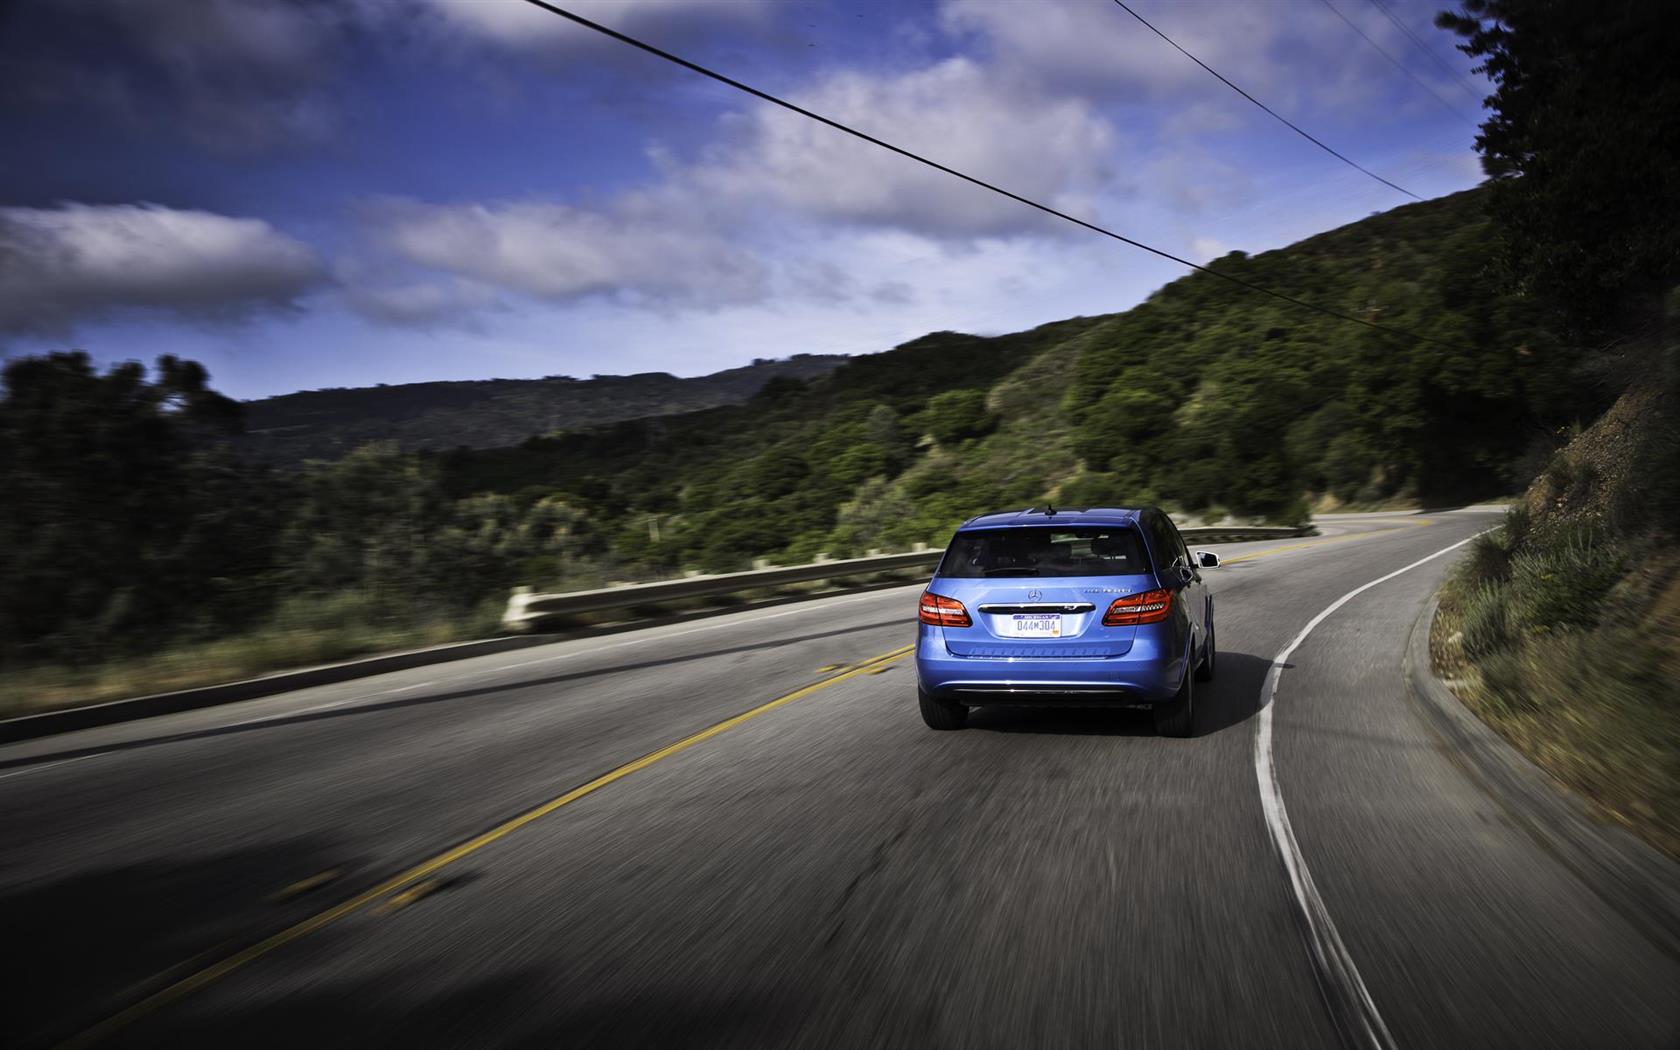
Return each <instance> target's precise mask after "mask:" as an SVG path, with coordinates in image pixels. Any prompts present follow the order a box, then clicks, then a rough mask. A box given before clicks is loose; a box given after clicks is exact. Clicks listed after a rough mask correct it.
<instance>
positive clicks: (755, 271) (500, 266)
mask: <svg viewBox="0 0 1680 1050" xmlns="http://www.w3.org/2000/svg"><path fill="white" fill-rule="evenodd" d="M641 203H642V202H640V201H639V200H637V199H635V198H626V199H625V200H624V201H621V202H620V205H619V206H618V207H616V208H615V209H613V210H606V211H586V210H583V209H579V208H574V207H570V206H568V205H564V204H555V203H546V202H537V201H525V202H513V203H503V204H495V205H483V204H426V203H422V202H418V201H387V202H384V203H383V204H381V205H378V206H376V207H374V208H372V209H370V213H369V217H368V221H369V223H370V225H371V227H372V229H373V236H374V239H375V241H376V243H377V244H378V245H379V246H380V247H382V248H383V249H384V251H385V252H386V253H388V255H389V256H390V257H391V258H392V259H394V260H396V261H397V262H398V263H399V264H403V265H407V266H411V267H420V268H423V269H425V270H429V271H432V272H435V273H444V274H450V275H454V276H457V277H460V278H464V279H466V280H469V281H473V282H477V283H478V284H481V285H487V286H493V287H496V288H501V289H505V290H508V291H512V292H518V293H522V294H525V295H529V296H533V297H536V298H539V299H551V300H567V299H577V298H582V297H585V296H591V295H611V296H614V297H617V298H620V299H625V300H631V301H641V302H648V301H651V302H665V301H678V302H684V303H690V304H695V305H702V306H705V305H715V304H718V303H727V302H739V301H748V300H753V299H757V298H759V297H760V296H761V295H762V294H763V290H764V280H765V273H764V269H763V266H762V265H761V264H760V263H759V261H758V260H757V259H756V258H755V257H754V256H753V254H752V253H751V252H749V251H747V250H746V249H744V248H742V247H740V246H738V245H735V244H732V243H731V242H730V240H729V239H728V238H727V237H725V236H723V235H721V234H720V233H717V232H714V231H712V230H709V229H706V228H705V227H703V226H699V225H697V224H695V223H693V222H691V221H688V220H687V219H686V218H685V217H683V216H682V215H680V213H678V212H676V211H670V210H661V209H658V208H652V207H647V206H641V207H638V205H639V204H641Z"/></svg>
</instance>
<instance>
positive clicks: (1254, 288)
mask: <svg viewBox="0 0 1680 1050" xmlns="http://www.w3.org/2000/svg"><path fill="white" fill-rule="evenodd" d="M525 2H526V3H528V4H530V5H531V6H533V7H537V8H540V9H542V10H544V11H547V12H549V13H550V14H554V15H559V16H560V17H561V18H564V19H567V20H568V21H570V22H573V23H576V24H577V25H580V26H582V27H584V28H585V29H589V30H592V31H594V32H596V33H599V34H601V35H602V36H606V37H610V38H611V39H613V40H617V41H618V42H620V43H622V44H627V45H629V46H630V47H634V48H636V49H638V50H640V51H644V52H646V53H648V54H650V55H653V56H654V57H656V58H659V59H663V60H664V61H666V62H670V63H672V64H674V65H678V66H681V67H683V68H684V69H687V70H689V71H691V72H694V73H698V74H700V75H701V76H703V77H707V78H709V79H711V80H715V81H717V82H718V83H720V84H725V85H727V86H729V87H732V88H734V89H735V90H737V91H741V92H744V93H746V94H748V95H751V96H753V97H754V98H757V99H760V100H762V101H764V102H768V103H770V104H771V105H774V106H779V107H781V108H782V109H785V110H788V111H790V112H793V113H797V114H799V115H800V116H802V117H806V118H807V119H810V120H814V121H816V122H817V123H819V124H823V125H826V126H828V127H830V128H833V129H835V130H836V131H840V132H843V133H845V134H847V135H850V136H852V137H853V138H857V139H862V140H863V141H864V142H867V143H869V144H871V145H873V146H878V147H880V148H881V149H884V150H887V151H889V152H891V153H896V154H898V155H899V156H901V157H904V158H906V159H909V160H913V161H915V162H916V163H918V164H922V165H925V166H927V167H929V168H932V169H934V170H935V171H940V172H943V173H945V174H946V175H950V176H952V177H954V178H958V179H961V180H962V181H964V182H967V183H970V184H972V185H975V186H979V187H980V188H981V189H985V190H990V191H991V192H993V193H996V194H998V195H999V196H1003V197H1007V198H1009V199H1010V200H1012V201H1015V202H1017V203H1019V204H1024V205H1026V206H1027V207H1029V208H1033V209H1036V210H1038V211H1041V212H1044V213H1045V214H1046V215H1052V216H1055V217H1056V218H1058V219H1062V220H1063V221H1066V222H1070V223H1072V224H1073V225H1075V226H1079V227H1081V228H1083V229H1086V230H1090V231H1091V232H1093V233H1099V234H1101V235H1102V236H1104V237H1109V238H1112V239H1114V240H1117V241H1119V242H1121V243H1122V244H1129V245H1131V246H1132V247H1134V248H1137V249H1139V250H1140V251H1145V252H1148V253H1149V254H1151V255H1155V256H1158V257H1160V258H1162V259H1166V260H1168V261H1169V262H1174V263H1177V264H1179V265H1180V266H1185V267H1188V268H1189V269H1191V270H1195V271H1197V272H1199V273H1205V274H1208V275H1209V276H1211V277H1215V278H1218V279H1219V280H1221V281H1225V282H1227V283H1229V284H1234V285H1236V286H1238V287H1239V288H1246V289H1248V290H1249V291H1251V292H1255V293H1258V294H1260V295H1264V296H1268V297H1270V298H1272V299H1276V300H1278V301H1280V302H1284V303H1288V304H1290V305H1291V306H1295V307H1299V308H1300V309H1303V310H1309V311H1312V312H1313V313H1317V314H1322V315H1323V316H1326V317H1333V318H1335V319H1337V320H1340V321H1346V322H1348V323H1350V324H1356V325H1359V326H1361V327H1363V328H1368V329H1370V330H1372V331H1375V332H1381V333H1383V334H1385V335H1392V336H1400V337H1403V338H1406V339H1413V340H1417V341H1419V342H1424V343H1431V344H1433V345H1436V346H1442V347H1446V348H1448V349H1451V350H1458V351H1462V352H1466V353H1475V352H1476V351H1475V349H1474V348H1473V347H1469V346H1465V345H1463V344H1460V343H1453V342H1448V341H1447V340H1444V339H1437V338H1435V337H1434V336H1429V335H1424V334H1423V333H1421V332H1413V331H1409V330H1407V329H1404V328H1394V327H1391V326H1389V325H1384V324H1378V323H1376V322H1375V321H1367V320H1365V319H1364V318H1362V317H1355V316H1354V315H1352V314H1346V313H1342V312H1341V311H1340V310H1334V309H1331V308H1330V307H1328V306H1321V305H1319V304H1317V303H1313V302H1309V301H1307V300H1305V299H1297V298H1296V297H1294V296H1292V295H1288V294H1286V293H1284V292H1279V291H1276V290H1274V289H1271V288H1267V287H1266V286H1265V285H1261V284H1256V283H1254V282H1253V281H1248V280H1244V279H1243V278H1241V277H1237V276H1235V275H1234V274H1229V273H1225V272H1223V271H1220V270H1215V269H1213V268H1211V267H1208V266H1203V265H1201V264H1199V263H1193V262H1191V261H1190V260H1188V259H1185V258H1181V257H1180V256H1177V255H1174V254H1173V253H1171V252H1168V251H1164V250H1162V249H1160V248H1156V247H1153V246H1152V245H1148V244H1145V243H1144V242H1142V241H1139V240H1136V239H1134V238H1131V237H1127V236H1125V235H1124V234H1121V233H1116V232H1114V231H1113V230H1110V229H1107V228H1106V227H1103V226H1099V225H1097V224H1096V223H1094V222H1089V221H1087V220H1085V219H1081V218H1079V217H1077V216H1074V215H1070V214H1068V213H1067V212H1064V211H1060V210H1058V209H1056V208H1053V207H1051V206H1050V205H1048V204H1041V203H1039V202H1038V201H1035V200H1033V199H1032V198H1030V197H1025V196H1022V195H1021V194H1019V193H1015V192H1014V191H1012V190H1007V189H1004V188H1003V187H1001V186H997V185H994V184H993V183H990V182H987V181H985V180H984V179H980V178H977V177H975V176H973V175H969V174H967V173H965V172H962V171H958V170H957V169H955V168H952V167H949V166H947V165H945V164H941V163H940V162H938V161H936V160H932V159H930V158H928V157H924V156H922V155H921V154H919V153H915V152H912V151H911V150H908V149H905V148H904V147H902V146H897V145H894V144H893V143H891V142H888V141H886V140H885V139H880V138H877V137H875V136H874V135H871V134H869V133H867V132H864V131H859V130H858V129H857V128H854V127H852V126H850V125H848V124H843V123H841V122H840V121H838V120H834V119H833V118H831V117H825V116H823V115H822V114H821V113H817V112H814V111H812V110H809V109H806V108H805V107H803V106H800V105H797V104H795V103H792V102H789V101H787V100H786V99H783V98H780V97H778V96H776V95H773V94H771V93H769V92H768V91H764V90H761V89H759V88H755V87H753V86H752V85H750V84H746V83H743V82H741V81H739V80H736V79H735V78H733V77H731V76H728V75H727V74H724V73H719V72H717V71H716V70H713V69H709V68H707V67H706V66H703V65H701V64H700V63H698V62H695V61H692V60H690V59H687V58H683V57H682V56H680V55H676V54H672V53H671V52H669V51H666V50H664V49H663V48H660V47H657V46H655V45H653V44H650V43H648V42H647V41H645V40H640V39H637V38H636V37H633V36H630V35H629V34H627V33H624V32H621V31H619V30H617V29H613V28H612V27H610V26H606V25H602V24H601V23H599V22H596V21H594V20H592V19H589V18H585V17H584V16H583V15H580V14H578V13H576V12H575V11H570V10H567V9H566V8H564V7H561V6H559V5H558V4H554V3H551V2H549V0H525Z"/></svg>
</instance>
